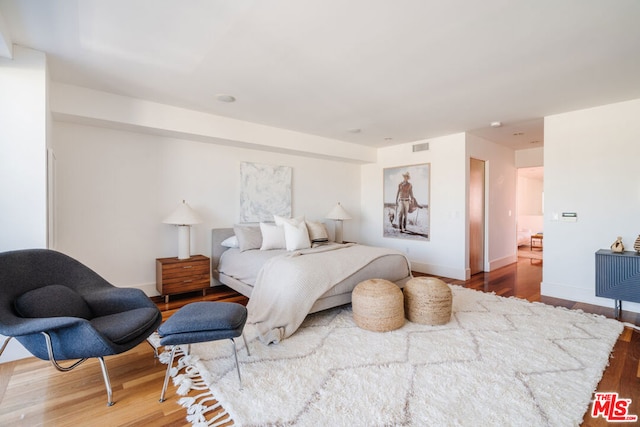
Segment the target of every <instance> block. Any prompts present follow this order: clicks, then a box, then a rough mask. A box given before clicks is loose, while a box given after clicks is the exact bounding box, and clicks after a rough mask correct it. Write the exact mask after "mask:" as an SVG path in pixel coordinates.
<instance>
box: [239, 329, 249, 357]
mask: <svg viewBox="0 0 640 427" xmlns="http://www.w3.org/2000/svg"><path fill="white" fill-rule="evenodd" d="M241 335H242V340H243V341H244V348H246V349H247V356H251V352H250V351H249V344H247V337H245V336H244V334H241Z"/></svg>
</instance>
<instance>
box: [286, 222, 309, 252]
mask: <svg viewBox="0 0 640 427" xmlns="http://www.w3.org/2000/svg"><path fill="white" fill-rule="evenodd" d="M284 240H285V243H286V245H287V250H288V251H297V250H298V249H307V248H310V247H311V241H310V240H309V230H307V225H306V224H305V223H304V221H302V222H301V223H300V224H298V225H292V224H290V223H288V222H285V223H284Z"/></svg>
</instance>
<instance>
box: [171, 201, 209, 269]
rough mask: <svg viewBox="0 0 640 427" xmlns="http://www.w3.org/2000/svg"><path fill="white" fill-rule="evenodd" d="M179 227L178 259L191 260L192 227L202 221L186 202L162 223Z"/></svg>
mask: <svg viewBox="0 0 640 427" xmlns="http://www.w3.org/2000/svg"><path fill="white" fill-rule="evenodd" d="M162 222H163V223H165V224H173V225H176V226H177V227H178V259H189V257H190V255H189V252H190V251H191V242H190V239H191V226H192V225H194V224H200V223H201V222H202V221H201V220H200V217H199V216H198V214H197V213H196V212H195V211H194V210H193V209H191V206H189V205H188V204H187V203H186V202H185V201H184V200H183V201H182V203H181V204H180V206H178V208H177V209H176V210H175V211H174V212H173V213H172V214H171V215H169V216H168V217H166V218H165V219H164V221H162Z"/></svg>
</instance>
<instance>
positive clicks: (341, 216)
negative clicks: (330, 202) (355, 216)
mask: <svg viewBox="0 0 640 427" xmlns="http://www.w3.org/2000/svg"><path fill="white" fill-rule="evenodd" d="M327 219H335V220H340V221H342V220H345V219H351V215H349V213H348V212H347V211H345V210H344V208H343V207H342V205H341V204H340V203H338V204H337V205H335V206H334V207H333V209H331V212H329V213H328V214H327Z"/></svg>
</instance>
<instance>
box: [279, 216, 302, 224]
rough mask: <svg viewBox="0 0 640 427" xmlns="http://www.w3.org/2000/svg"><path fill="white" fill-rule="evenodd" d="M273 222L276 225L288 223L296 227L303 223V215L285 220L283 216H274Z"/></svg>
mask: <svg viewBox="0 0 640 427" xmlns="http://www.w3.org/2000/svg"><path fill="white" fill-rule="evenodd" d="M273 220H274V221H275V222H276V225H284V223H286V222H288V223H289V224H291V225H298V224H300V223H301V222H304V215H303V216H297V217H295V218H285V217H283V216H278V215H274V216H273Z"/></svg>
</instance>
